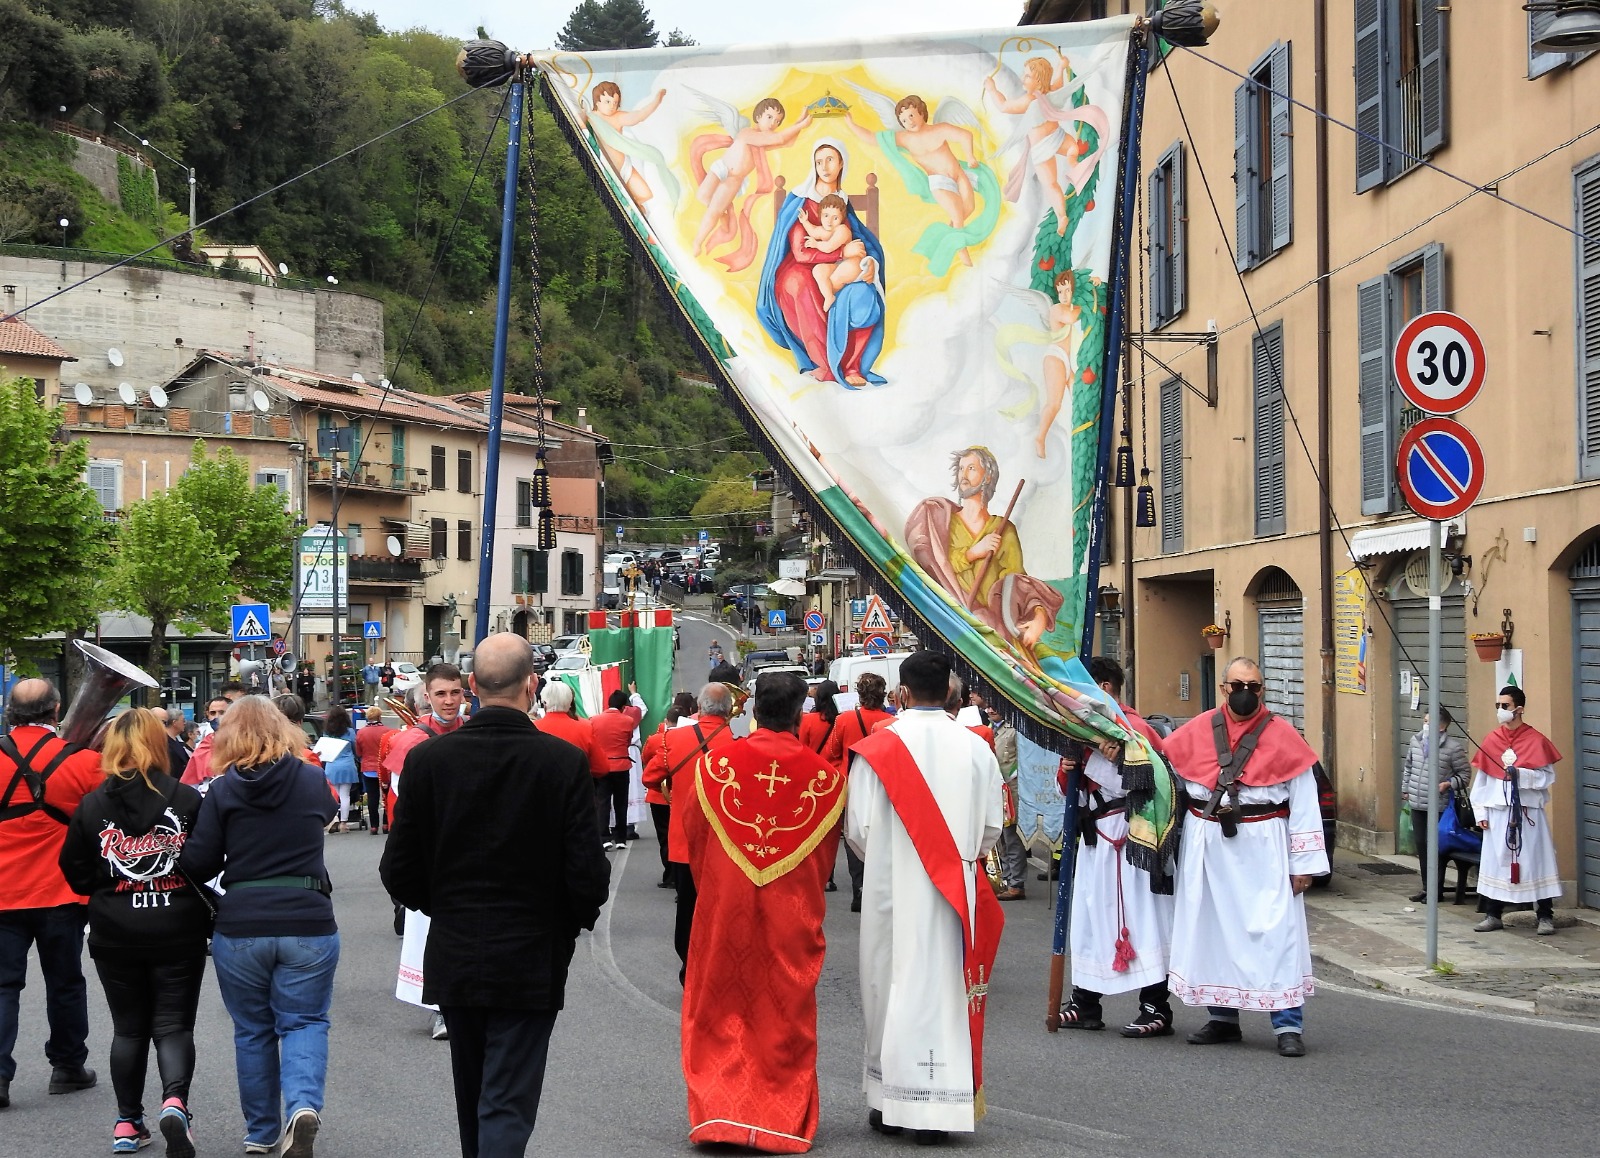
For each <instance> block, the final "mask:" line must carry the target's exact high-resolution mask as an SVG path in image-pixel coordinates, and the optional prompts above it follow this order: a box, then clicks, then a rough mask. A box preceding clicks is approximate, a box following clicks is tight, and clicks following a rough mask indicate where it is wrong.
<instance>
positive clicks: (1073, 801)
mask: <svg viewBox="0 0 1600 1158" xmlns="http://www.w3.org/2000/svg"><path fill="white" fill-rule="evenodd" d="M1149 71H1150V42H1149V40H1148V38H1145V39H1141V40H1140V42H1139V43H1138V44H1137V45H1136V46H1135V48H1134V51H1133V69H1132V72H1133V75H1132V76H1131V77H1130V78H1129V86H1128V108H1127V115H1126V117H1125V118H1124V120H1123V135H1122V141H1123V151H1122V186H1121V197H1120V198H1119V202H1120V204H1119V206H1118V210H1117V239H1116V249H1115V251H1114V261H1115V262H1116V265H1115V267H1114V268H1113V270H1112V278H1111V297H1110V300H1109V302H1108V303H1107V306H1106V309H1107V312H1108V313H1109V314H1110V324H1109V330H1108V333H1107V336H1106V367H1105V392H1104V396H1103V397H1102V399H1101V404H1100V461H1099V465H1098V466H1097V467H1096V468H1095V506H1094V532H1093V534H1092V536H1091V538H1090V540H1089V589H1088V592H1087V594H1086V599H1085V604H1084V613H1083V648H1082V654H1083V655H1084V656H1088V655H1090V654H1091V653H1092V651H1093V644H1094V609H1095V595H1096V592H1097V589H1098V587H1099V585H1100V550H1101V547H1102V545H1103V544H1104V543H1105V531H1106V474H1107V469H1108V467H1109V465H1110V461H1111V427H1112V420H1113V418H1114V417H1115V414H1116V403H1117V377H1118V375H1117V371H1118V368H1119V365H1120V363H1121V358H1122V343H1123V338H1124V335H1125V332H1126V330H1127V327H1126V326H1125V325H1124V324H1123V320H1122V315H1123V309H1122V303H1123V300H1124V298H1126V296H1127V293H1128V254H1129V252H1130V250H1129V247H1130V246H1131V245H1132V244H1133V201H1134V196H1135V195H1136V193H1137V192H1138V188H1139V180H1140V176H1139V133H1140V131H1141V129H1142V127H1143V124H1144V82H1145V77H1146V75H1147V74H1148V73H1149ZM1129 547H1131V544H1129ZM1124 549H1125V550H1126V549H1129V548H1128V547H1125V548H1124ZM1128 598H1130V599H1131V598H1133V593H1132V592H1129V593H1128ZM1082 781H1083V771H1082V769H1081V768H1077V767H1075V768H1073V770H1072V773H1071V774H1070V775H1069V776H1068V777H1067V803H1066V814H1065V816H1064V817H1063V819H1062V823H1061V878H1060V880H1059V882H1058V883H1057V886H1056V919H1055V928H1054V930H1053V934H1052V938H1051V951H1052V952H1053V953H1054V954H1055V955H1056V956H1058V957H1059V956H1060V955H1061V954H1063V953H1065V952H1066V951H1067V932H1068V928H1069V926H1070V925H1071V916H1072V884H1073V880H1072V878H1073V872H1074V869H1075V868H1076V861H1077V857H1076V852H1077V842H1078V791H1079V786H1080V784H1081V783H1082Z"/></svg>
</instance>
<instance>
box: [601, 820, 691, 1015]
mask: <svg viewBox="0 0 1600 1158" xmlns="http://www.w3.org/2000/svg"><path fill="white" fill-rule="evenodd" d="M632 851H633V850H632V848H631V847H624V848H623V850H622V855H621V856H619V857H618V858H617V859H616V860H614V861H612V862H611V895H610V896H609V897H607V898H606V904H605V908H603V909H602V910H601V911H600V920H599V921H597V922H596V923H595V927H594V934H593V935H592V936H591V937H590V938H589V950H590V954H591V955H592V956H593V957H594V961H595V964H596V965H598V966H600V972H602V973H604V974H605V975H606V977H607V979H609V980H610V981H611V983H612V984H613V985H615V986H616V987H617V988H618V989H620V990H622V993H623V996H625V997H627V998H629V999H630V1000H631V1001H633V1003H634V1004H635V1005H638V1006H640V1007H641V1008H642V1009H644V1010H645V1011H646V1012H648V1013H652V1014H659V1015H660V1016H661V1017H662V1019H663V1020H665V1021H670V1022H674V1023H675V1022H677V1021H678V1020H679V1018H678V1011H677V1010H676V1009H673V1008H671V1007H670V1006H666V1005H663V1004H662V1003H661V1002H659V1001H657V1000H656V999H655V998H654V997H651V996H650V995H649V994H648V993H646V992H645V991H644V990H642V989H640V988H639V987H638V986H637V985H635V984H634V983H633V982H632V981H629V980H628V975H627V974H626V973H624V972H623V971H622V968H621V966H619V965H618V964H617V958H616V955H615V954H614V953H613V952H612V951H611V914H612V913H613V912H614V911H615V910H616V907H617V891H618V890H619V889H620V888H621V887H622V875H623V872H624V870H626V869H627V867H628V854H629V853H630V852H632Z"/></svg>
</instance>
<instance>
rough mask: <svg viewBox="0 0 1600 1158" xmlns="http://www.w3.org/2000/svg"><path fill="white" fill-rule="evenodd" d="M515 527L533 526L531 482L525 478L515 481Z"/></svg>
mask: <svg viewBox="0 0 1600 1158" xmlns="http://www.w3.org/2000/svg"><path fill="white" fill-rule="evenodd" d="M517 526H519V527H531V526H533V482H532V481H531V480H529V479H525V478H519V479H518V480H517Z"/></svg>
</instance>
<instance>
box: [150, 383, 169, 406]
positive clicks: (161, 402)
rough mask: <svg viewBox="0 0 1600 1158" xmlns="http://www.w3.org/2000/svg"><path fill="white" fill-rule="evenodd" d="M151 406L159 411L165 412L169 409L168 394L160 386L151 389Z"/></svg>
mask: <svg viewBox="0 0 1600 1158" xmlns="http://www.w3.org/2000/svg"><path fill="white" fill-rule="evenodd" d="M150 405H152V406H154V407H155V408H156V409H157V410H165V409H166V408H167V392H166V391H165V390H163V389H161V387H159V386H152V387H150Z"/></svg>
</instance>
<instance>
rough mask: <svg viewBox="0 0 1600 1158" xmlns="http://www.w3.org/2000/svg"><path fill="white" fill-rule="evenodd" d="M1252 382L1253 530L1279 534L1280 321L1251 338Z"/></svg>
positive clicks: (1282, 504)
mask: <svg viewBox="0 0 1600 1158" xmlns="http://www.w3.org/2000/svg"><path fill="white" fill-rule="evenodd" d="M1250 372H1251V373H1250V376H1251V379H1252V381H1253V382H1254V384H1255V391H1254V392H1255V460H1256V461H1255V466H1256V534H1258V535H1281V534H1283V532H1284V530H1285V528H1286V524H1287V517H1286V516H1287V508H1288V503H1287V501H1286V497H1285V494H1284V457H1283V418H1284V405H1283V323H1282V322H1275V323H1273V324H1272V325H1270V326H1268V327H1267V328H1266V329H1265V330H1264V331H1262V332H1261V333H1259V334H1257V335H1256V336H1255V337H1254V338H1253V339H1251V344H1250Z"/></svg>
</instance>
